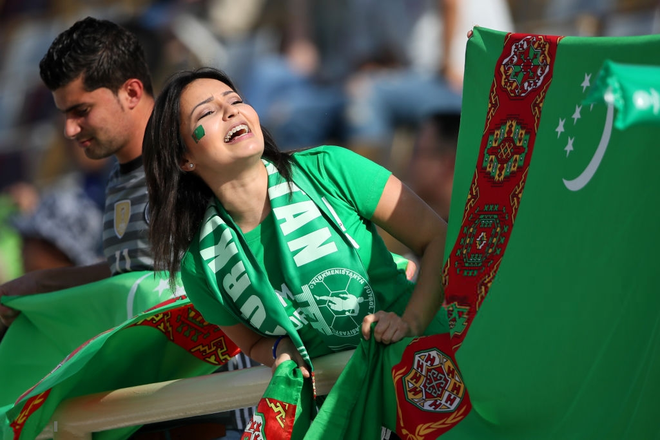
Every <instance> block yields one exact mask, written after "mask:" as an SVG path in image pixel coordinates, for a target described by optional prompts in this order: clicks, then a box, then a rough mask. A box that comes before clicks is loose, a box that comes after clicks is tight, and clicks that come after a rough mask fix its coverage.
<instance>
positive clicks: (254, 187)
mask: <svg viewBox="0 0 660 440" xmlns="http://www.w3.org/2000/svg"><path fill="white" fill-rule="evenodd" d="M214 193H215V196H216V197H217V198H218V200H219V201H220V203H222V206H223V207H224V208H225V210H226V211H227V213H228V214H229V215H230V216H231V218H232V219H233V220H234V222H235V223H236V224H237V225H238V227H240V228H241V230H242V231H243V232H249V231H251V230H252V229H254V228H256V227H257V226H258V225H259V224H260V223H261V222H262V221H263V220H264V219H265V218H266V216H268V213H269V212H270V200H269V199H268V173H267V171H266V167H265V166H263V164H261V166H259V167H256V168H254V169H252V170H250V171H247V172H245V173H242V174H241V176H240V177H238V178H235V179H233V180H231V181H229V182H227V183H225V184H223V185H222V186H220V187H219V188H217V189H216V190H215V191H214Z"/></svg>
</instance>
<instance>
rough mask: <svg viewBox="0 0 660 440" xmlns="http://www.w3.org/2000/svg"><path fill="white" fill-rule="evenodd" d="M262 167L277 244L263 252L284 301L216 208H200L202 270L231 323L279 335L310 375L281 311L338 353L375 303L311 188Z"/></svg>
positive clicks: (350, 244)
mask: <svg viewBox="0 0 660 440" xmlns="http://www.w3.org/2000/svg"><path fill="white" fill-rule="evenodd" d="M264 165H265V166H266V169H267V172H268V197H269V199H270V203H271V209H272V211H273V221H274V222H275V224H276V226H275V231H276V232H275V235H276V237H277V239H276V240H274V241H273V242H272V243H268V246H269V247H268V251H269V252H272V249H273V246H275V247H277V251H278V252H279V255H280V256H281V257H280V258H279V266H280V267H279V268H278V270H280V272H281V276H282V279H283V280H284V283H285V284H286V286H287V289H288V291H289V292H291V294H290V297H289V295H288V294H283V295H278V293H277V292H276V290H275V289H274V288H273V286H272V285H271V281H270V280H269V274H268V273H266V271H265V270H264V268H263V267H262V266H261V264H259V262H257V260H256V258H255V256H254V255H253V254H252V252H251V251H250V249H249V247H248V244H247V241H246V239H245V237H244V235H243V233H242V232H241V230H240V228H239V227H238V226H237V225H236V224H235V223H234V221H233V220H232V218H231V217H230V216H229V214H228V213H227V212H226V211H225V209H224V208H223V207H222V205H221V204H220V203H219V202H218V201H217V200H216V202H215V203H211V204H210V206H209V207H208V209H207V211H206V215H205V218H204V220H203V223H202V228H201V230H200V235H199V240H200V241H199V249H200V255H201V257H202V260H203V261H204V262H205V263H206V264H205V265H204V267H203V270H204V274H205V275H206V278H207V280H208V281H209V286H211V288H212V289H213V290H214V291H216V292H215V293H216V294H217V295H219V296H220V297H221V298H222V299H223V302H224V303H225V305H226V307H227V308H228V309H229V310H230V312H231V313H232V314H233V315H234V316H235V317H237V318H238V319H239V320H241V321H242V322H244V323H246V324H248V325H249V326H250V327H252V328H253V329H255V330H256V331H257V332H258V333H260V334H262V335H265V336H277V335H284V334H287V335H288V336H289V337H290V338H291V340H292V341H293V342H294V344H295V346H296V348H297V350H298V351H299V353H300V354H301V356H302V357H303V359H305V361H306V362H307V363H308V364H309V365H310V367H312V370H313V366H312V362H311V359H310V356H309V353H308V352H307V349H306V348H305V345H304V344H303V342H302V340H301V338H300V336H299V334H298V332H297V331H296V329H295V327H294V325H293V323H292V322H291V320H290V319H289V316H288V315H287V313H286V310H285V306H286V305H288V304H293V305H294V307H295V308H296V309H297V310H301V312H302V313H304V315H305V318H306V319H307V321H308V322H309V324H310V325H311V326H312V327H313V328H314V329H315V330H316V331H318V333H319V335H320V336H321V338H322V339H323V341H324V342H325V344H326V345H327V346H328V347H329V348H330V349H332V350H334V351H338V350H342V349H347V348H353V347H355V346H357V345H358V344H359V342H360V339H361V334H360V325H361V322H362V319H363V318H364V317H365V316H366V315H368V314H371V313H374V312H375V311H376V310H377V304H376V297H375V295H374V292H373V289H372V288H371V286H370V284H369V282H368V277H367V273H366V269H365V267H364V265H363V263H362V261H361V259H360V256H359V254H358V252H357V250H356V248H357V247H358V244H357V243H356V242H355V240H353V239H352V238H351V237H350V236H349V235H348V234H347V233H346V232H345V228H344V226H343V223H342V222H341V220H340V219H339V218H338V216H337V214H336V212H335V210H334V209H333V208H332V206H331V205H330V204H329V203H328V201H327V200H326V198H325V197H323V196H322V195H320V194H319V193H320V192H321V191H320V190H319V188H318V187H317V186H315V185H314V184H313V183H312V182H311V181H310V180H308V179H307V178H306V177H305V176H304V175H303V173H301V172H297V169H296V168H295V167H294V176H293V179H292V180H293V181H292V182H289V181H287V180H286V179H284V177H282V176H281V174H280V173H279V172H278V170H277V168H276V167H275V166H274V165H272V164H271V163H269V162H267V161H264ZM266 221H268V220H266Z"/></svg>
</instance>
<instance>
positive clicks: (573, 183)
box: [563, 103, 614, 191]
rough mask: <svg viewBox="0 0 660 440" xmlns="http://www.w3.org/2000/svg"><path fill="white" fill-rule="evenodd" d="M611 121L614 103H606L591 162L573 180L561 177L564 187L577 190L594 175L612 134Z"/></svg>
mask: <svg viewBox="0 0 660 440" xmlns="http://www.w3.org/2000/svg"><path fill="white" fill-rule="evenodd" d="M613 121H614V105H612V104H611V103H608V104H607V116H605V127H604V128H603V135H602V136H601V138H600V143H599V144H598V148H597V149H596V152H595V153H594V157H592V158H591V162H589V165H587V168H585V170H584V171H582V174H580V175H579V176H577V177H576V178H575V179H573V180H566V179H563V180H564V185H566V188H568V189H570V190H571V191H579V190H581V189H582V188H584V186H585V185H586V184H587V183H589V181H590V180H591V178H592V177H594V174H596V171H597V170H598V167H599V166H600V161H601V160H603V156H605V151H606V150H607V145H608V144H609V143H610V135H611V134H612V122H613Z"/></svg>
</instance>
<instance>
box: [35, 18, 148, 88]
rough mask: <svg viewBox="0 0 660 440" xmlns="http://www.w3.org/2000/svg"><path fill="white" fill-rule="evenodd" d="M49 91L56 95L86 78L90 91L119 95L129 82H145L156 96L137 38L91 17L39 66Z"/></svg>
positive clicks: (62, 38) (57, 42) (67, 33)
mask: <svg viewBox="0 0 660 440" xmlns="http://www.w3.org/2000/svg"><path fill="white" fill-rule="evenodd" d="M39 73H40V75H41V79H42V80H43V82H44V84H46V87H48V89H49V90H51V91H54V90H57V89H59V88H60V87H64V86H66V85H67V84H69V83H70V82H71V81H73V80H75V79H77V78H78V77H80V76H81V75H82V80H83V86H84V87H85V90H87V91H93V90H96V89H98V88H100V87H105V88H108V89H110V90H111V91H112V92H113V93H115V94H116V93H117V91H118V90H119V88H120V87H121V86H122V85H123V84H124V83H125V82H126V81H127V80H129V79H131V78H137V79H139V80H140V81H142V85H143V86H144V90H145V91H146V92H147V93H148V94H149V95H151V96H153V94H154V93H153V87H152V85H151V75H150V73H149V67H148V65H147V62H146V59H145V56H144V50H143V49H142V45H141V44H140V42H139V41H138V39H137V37H136V36H135V35H134V34H133V33H131V32H129V31H128V30H126V29H125V28H123V27H121V26H119V25H117V24H115V23H113V22H111V21H108V20H98V19H96V18H92V17H87V18H85V19H84V20H80V21H77V22H76V23H74V24H73V26H71V27H70V28H69V29H67V30H66V31H64V32H62V33H61V34H59V35H58V36H57V37H56V38H55V40H54V41H53V43H52V44H51V45H50V48H49V49H48V52H46V55H44V57H43V58H42V59H41V61H40V62H39Z"/></svg>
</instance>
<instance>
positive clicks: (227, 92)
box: [188, 90, 236, 118]
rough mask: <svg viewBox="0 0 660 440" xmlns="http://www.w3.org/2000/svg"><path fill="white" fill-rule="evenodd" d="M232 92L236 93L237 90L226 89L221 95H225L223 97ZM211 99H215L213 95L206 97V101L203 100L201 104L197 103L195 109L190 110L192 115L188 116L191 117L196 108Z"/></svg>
mask: <svg viewBox="0 0 660 440" xmlns="http://www.w3.org/2000/svg"><path fill="white" fill-rule="evenodd" d="M232 93H236V92H235V91H233V90H227V91H225V92H222V95H220V96H223V97H224V96H227V95H231V94H232ZM211 101H213V95H211V96H209V97H208V98H206V99H205V100H204V101H202V102H200V103H199V104H197V105H196V106H194V107H193V109H192V110H190V116H188V117H189V118H191V117H192V114H193V112H194V111H195V109H196V108H197V107H199V106H200V105H204V104H206V103H209V102H211Z"/></svg>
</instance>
